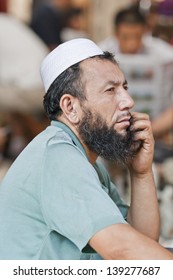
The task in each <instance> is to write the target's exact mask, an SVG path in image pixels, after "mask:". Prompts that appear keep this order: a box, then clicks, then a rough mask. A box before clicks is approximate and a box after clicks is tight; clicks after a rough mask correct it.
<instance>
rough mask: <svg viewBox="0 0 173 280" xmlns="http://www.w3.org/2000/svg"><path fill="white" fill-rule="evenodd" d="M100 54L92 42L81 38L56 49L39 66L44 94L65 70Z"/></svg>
mask: <svg viewBox="0 0 173 280" xmlns="http://www.w3.org/2000/svg"><path fill="white" fill-rule="evenodd" d="M101 54H103V51H102V50H101V49H100V48H99V47H98V46H97V45H96V44H95V43H94V42H93V41H91V40H89V39H83V38H80V39H73V40H70V41H67V42H65V43H63V44H61V45H59V46H58V47H56V48H55V49H54V50H53V51H52V52H50V53H49V54H48V55H47V56H46V58H45V59H44V60H43V62H42V65H41V77H42V80H43V84H44V88H45V92H47V90H48V89H49V87H50V85H51V84H52V83H53V82H54V80H55V79H56V78H57V77H58V76H59V75H60V74H61V73H62V72H64V71H65V70H66V69H67V68H69V67H70V66H72V65H74V64H75V63H78V62H80V61H82V60H84V59H87V58H89V57H92V56H95V55H101Z"/></svg>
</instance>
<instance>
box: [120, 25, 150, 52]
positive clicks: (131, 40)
mask: <svg viewBox="0 0 173 280" xmlns="http://www.w3.org/2000/svg"><path fill="white" fill-rule="evenodd" d="M144 32H145V27H144V26H143V25H142V24H125V23H123V24H121V25H119V26H118V27H117V30H116V37H117V39H118V42H119V48H120V51H121V52H122V53H124V54H136V53H138V52H139V51H140V49H141V48H142V37H143V35H144Z"/></svg>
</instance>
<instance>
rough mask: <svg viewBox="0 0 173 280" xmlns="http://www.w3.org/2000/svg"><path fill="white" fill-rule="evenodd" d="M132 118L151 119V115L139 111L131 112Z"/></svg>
mask: <svg viewBox="0 0 173 280" xmlns="http://www.w3.org/2000/svg"><path fill="white" fill-rule="evenodd" d="M131 116H132V120H134V121H136V120H149V119H150V117H149V115H147V114H145V113H139V112H131Z"/></svg>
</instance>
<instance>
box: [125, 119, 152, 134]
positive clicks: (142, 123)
mask: <svg viewBox="0 0 173 280" xmlns="http://www.w3.org/2000/svg"><path fill="white" fill-rule="evenodd" d="M130 130H131V131H139V130H149V131H150V133H151V132H152V128H151V123H150V121H148V120H136V121H133V122H132V124H131V126H130Z"/></svg>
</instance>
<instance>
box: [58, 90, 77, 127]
mask: <svg viewBox="0 0 173 280" xmlns="http://www.w3.org/2000/svg"><path fill="white" fill-rule="evenodd" d="M78 106H79V100H78V98H77V97H74V96H72V95H70V94H64V95H63V96H62V97H61V99H60V108H61V110H62V112H63V113H64V115H65V116H66V118H67V119H68V120H69V121H70V122H71V123H73V124H78V123H79V112H78Z"/></svg>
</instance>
